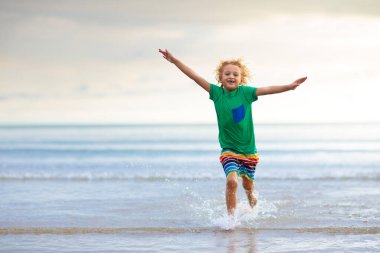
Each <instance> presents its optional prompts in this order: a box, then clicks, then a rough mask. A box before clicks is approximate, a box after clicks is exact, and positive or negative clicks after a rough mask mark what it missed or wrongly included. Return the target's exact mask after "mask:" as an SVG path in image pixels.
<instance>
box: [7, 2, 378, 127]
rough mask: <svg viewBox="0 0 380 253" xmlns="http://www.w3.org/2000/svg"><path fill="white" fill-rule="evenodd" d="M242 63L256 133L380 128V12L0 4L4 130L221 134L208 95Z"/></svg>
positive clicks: (229, 5)
mask: <svg viewBox="0 0 380 253" xmlns="http://www.w3.org/2000/svg"><path fill="white" fill-rule="evenodd" d="M159 48H162V49H168V50H170V51H171V52H172V53H173V54H174V55H175V56H176V57H178V58H179V59H181V60H182V61H183V62H184V63H186V64H187V65H188V66H190V67H191V68H192V69H193V70H195V71H196V72H197V73H198V74H200V75H201V76H203V77H204V78H205V79H206V80H208V81H209V82H211V83H216V81H215V78H214V75H215V68H216V66H217V64H218V63H219V61H220V60H222V59H232V58H243V59H244V61H245V63H246V64H247V65H248V67H249V69H250V71H251V73H252V78H251V80H250V82H249V85H251V86H255V87H263V86H267V85H281V84H288V83H291V82H292V81H294V80H295V79H297V78H299V77H302V76H308V80H307V82H305V83H304V84H303V85H301V86H300V87H299V88H298V89H297V90H295V91H290V92H286V93H282V94H275V95H269V96H262V97H260V98H259V100H258V101H257V102H255V103H254V104H253V110H252V111H253V115H254V116H253V117H254V121H255V122H257V123H283V122H286V123H324V122H329V123H330V122H354V123H361V122H380V113H378V110H379V108H380V101H379V98H378V94H380V71H379V66H380V64H379V63H380V60H379V59H380V1H376V0H315V1H314V0H265V1H255V0H251V1H248V0H244V1H243V0H237V1H221V0H219V1H215V0H209V1H204V0H202V1H200V0H193V1H177V0H160V1H154V0H135V1H134V0H130V1H128V0H125V1H121V0H119V1H115V0H107V1H106V0H103V1H99V0H75V1H72V0H65V1H63V0H62V1H60V0H34V1H28V0H8V1H5V0H0V124H140V123H142V124H145V123H151V124H162V123H164V124H166V123H168V124H170V123H216V115H215V109H214V106H213V103H212V101H211V100H209V98H208V94H207V92H205V91H204V90H202V89H201V88H200V87H198V86H197V84H195V83H194V82H193V81H192V80H190V79H189V78H187V77H186V76H184V75H183V74H182V73H181V72H180V71H179V70H178V69H176V67H175V66H174V65H173V64H171V63H169V62H167V61H165V60H164V59H163V58H162V56H161V55H160V54H159V53H158V49H159Z"/></svg>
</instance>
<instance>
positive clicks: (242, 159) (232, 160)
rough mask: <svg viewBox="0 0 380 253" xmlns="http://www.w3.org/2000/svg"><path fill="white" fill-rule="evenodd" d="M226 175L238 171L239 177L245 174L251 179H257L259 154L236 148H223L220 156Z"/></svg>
mask: <svg viewBox="0 0 380 253" xmlns="http://www.w3.org/2000/svg"><path fill="white" fill-rule="evenodd" d="M219 160H220V162H221V164H222V166H223V169H224V173H225V174H226V177H228V175H229V174H230V173H232V172H237V173H238V176H239V177H242V176H245V177H246V178H248V179H249V180H251V181H254V180H255V170H256V165H257V163H258V162H259V155H258V154H242V153H239V152H237V151H235V150H231V149H223V150H222V153H221V155H220V157H219Z"/></svg>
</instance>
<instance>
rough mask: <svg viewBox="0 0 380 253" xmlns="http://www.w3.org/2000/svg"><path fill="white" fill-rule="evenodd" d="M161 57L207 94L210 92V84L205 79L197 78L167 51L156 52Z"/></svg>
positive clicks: (193, 72)
mask: <svg viewBox="0 0 380 253" xmlns="http://www.w3.org/2000/svg"><path fill="white" fill-rule="evenodd" d="M158 51H159V52H160V53H161V54H162V56H163V57H164V58H165V59H166V60H168V61H169V62H171V63H173V64H174V65H175V66H176V67H177V68H178V69H179V70H181V71H182V72H183V73H184V74H185V75H187V76H188V77H190V78H191V79H193V80H194V81H195V82H196V83H197V84H198V85H199V86H201V87H202V88H203V89H205V90H206V91H207V92H210V83H209V82H207V81H206V80H205V79H203V78H202V77H201V76H199V75H198V74H197V73H195V71H193V70H192V69H191V68H189V67H188V66H186V65H185V64H184V63H183V62H181V61H180V60H179V59H177V58H175V57H174V56H173V55H172V54H171V53H170V52H169V51H168V50H166V49H165V50H161V49H159V50H158Z"/></svg>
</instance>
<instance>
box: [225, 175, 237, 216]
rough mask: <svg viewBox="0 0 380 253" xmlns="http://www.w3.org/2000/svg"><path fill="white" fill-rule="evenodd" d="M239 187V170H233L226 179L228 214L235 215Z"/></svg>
mask: <svg viewBox="0 0 380 253" xmlns="http://www.w3.org/2000/svg"><path fill="white" fill-rule="evenodd" d="M237 187H238V178H237V172H232V173H231V174H229V175H228V177H227V180H226V204H227V212H228V215H232V216H233V215H234V211H235V209H236V193H237Z"/></svg>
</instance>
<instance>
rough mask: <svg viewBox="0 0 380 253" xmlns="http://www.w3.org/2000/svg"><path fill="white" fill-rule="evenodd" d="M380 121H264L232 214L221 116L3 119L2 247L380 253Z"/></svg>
mask: <svg viewBox="0 0 380 253" xmlns="http://www.w3.org/2000/svg"><path fill="white" fill-rule="evenodd" d="M379 127H380V125H377V124H361V125H360V124H352V125H344V124H324V125H323V124H321V125H307V124H305V125H257V126H256V138H257V146H258V149H259V153H260V164H259V166H258V168H257V172H256V182H255V184H256V194H257V195H258V197H259V202H258V206H257V207H255V209H253V210H251V209H250V208H249V206H248V204H247V201H246V199H245V196H244V192H243V190H242V189H241V187H240V189H239V192H238V197H239V204H238V209H237V218H236V220H235V221H231V220H229V219H228V218H227V216H226V210H225V201H224V187H225V185H224V184H225V177H224V174H223V170H222V168H221V166H220V164H219V162H218V155H219V152H220V150H219V147H218V143H217V128H216V126H214V125H160V126H143V125H142V126H8V127H6V126H3V127H0V213H1V216H0V251H1V252H34V251H35V252H37V251H38V252H52V251H56V252H69V251H70V252H72V251H78V252H83V251H91V252H118V251H122V252H178V251H184V252H295V251H297V252H310V250H314V251H315V252H334V251H336V252H342V250H343V251H344V252H377V251H379V250H380V243H379V240H378V239H377V238H378V236H379V234H380V198H379V197H380V188H379V182H380V133H379V131H378V129H379ZM231 222H232V223H231Z"/></svg>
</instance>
